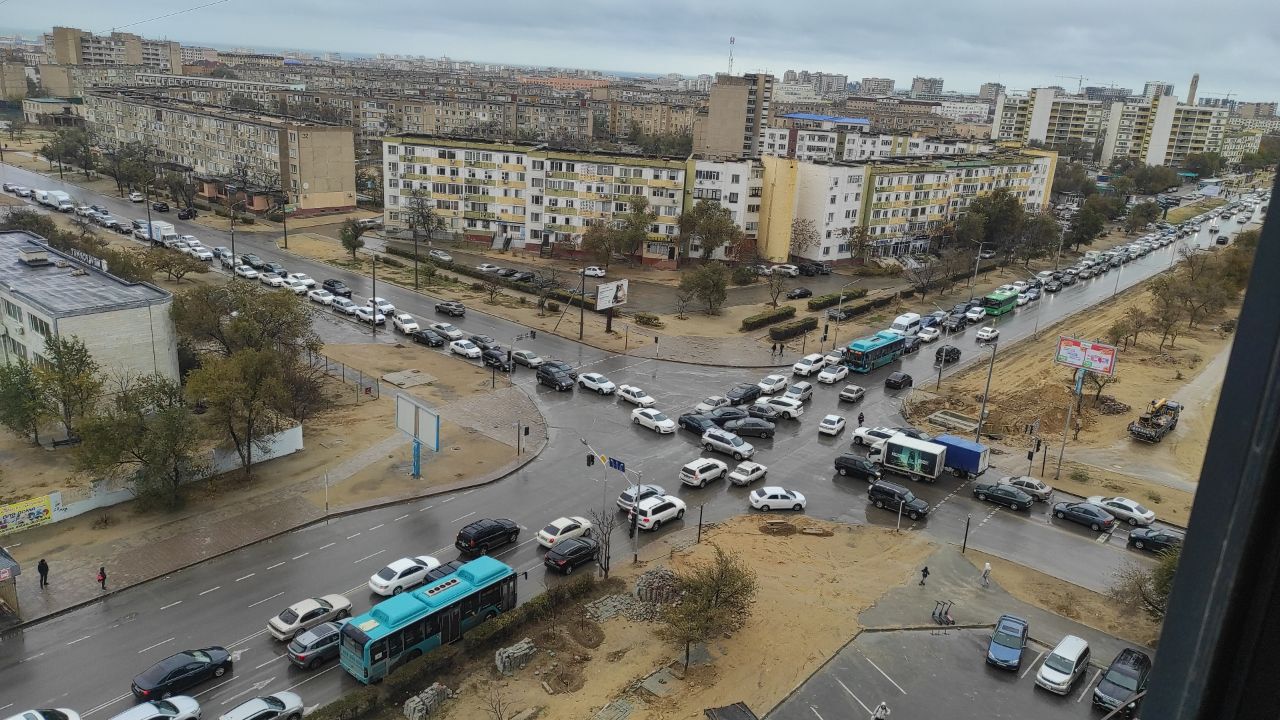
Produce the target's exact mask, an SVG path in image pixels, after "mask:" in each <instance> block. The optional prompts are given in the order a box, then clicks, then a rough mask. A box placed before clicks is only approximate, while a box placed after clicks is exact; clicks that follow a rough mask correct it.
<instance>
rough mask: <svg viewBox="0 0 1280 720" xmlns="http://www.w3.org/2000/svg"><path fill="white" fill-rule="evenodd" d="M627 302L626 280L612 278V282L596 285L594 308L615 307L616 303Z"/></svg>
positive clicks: (622, 303)
mask: <svg viewBox="0 0 1280 720" xmlns="http://www.w3.org/2000/svg"><path fill="white" fill-rule="evenodd" d="M626 304H627V281H626V280H614V281H613V282H607V283H600V285H599V286H597V287H596V309H597V310H604V309H605V308H611V307H616V306H618V305H626Z"/></svg>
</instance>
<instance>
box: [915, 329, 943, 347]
mask: <svg viewBox="0 0 1280 720" xmlns="http://www.w3.org/2000/svg"><path fill="white" fill-rule="evenodd" d="M941 336H942V331H940V330H938V328H937V327H936V326H933V327H927V328H921V329H920V332H918V333H916V337H917V338H919V339H920V342H922V343H931V342H933V341H934V340H937V339H938V338H939V337H941Z"/></svg>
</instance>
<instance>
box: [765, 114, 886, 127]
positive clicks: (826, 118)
mask: <svg viewBox="0 0 1280 720" xmlns="http://www.w3.org/2000/svg"><path fill="white" fill-rule="evenodd" d="M782 117H784V118H790V119H792V120H817V121H820V122H835V123H842V124H844V125H870V124H871V121H870V120H868V119H866V118H854V117H845V116H843V115H819V114H817V113H788V114H786V115H783V116H782Z"/></svg>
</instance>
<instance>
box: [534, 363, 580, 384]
mask: <svg viewBox="0 0 1280 720" xmlns="http://www.w3.org/2000/svg"><path fill="white" fill-rule="evenodd" d="M542 367H549V368H551V369H553V370H559V371H560V372H562V373H564V374H566V375H568V376H569V377H571V378H573V379H574V380H577V379H578V371H577V370H574V369H573V366H572V365H570V364H569V363H567V362H564V361H562V360H544V361H543V362H542Z"/></svg>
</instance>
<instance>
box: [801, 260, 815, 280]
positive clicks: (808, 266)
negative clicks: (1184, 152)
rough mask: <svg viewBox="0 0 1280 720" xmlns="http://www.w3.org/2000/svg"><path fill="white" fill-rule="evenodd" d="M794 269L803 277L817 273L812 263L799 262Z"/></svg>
mask: <svg viewBox="0 0 1280 720" xmlns="http://www.w3.org/2000/svg"><path fill="white" fill-rule="evenodd" d="M796 269H797V270H799V271H800V274H801V275H804V276H805V277H813V276H814V275H817V274H818V269H817V268H815V267H814V266H813V263H800V264H799V265H797V266H796Z"/></svg>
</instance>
